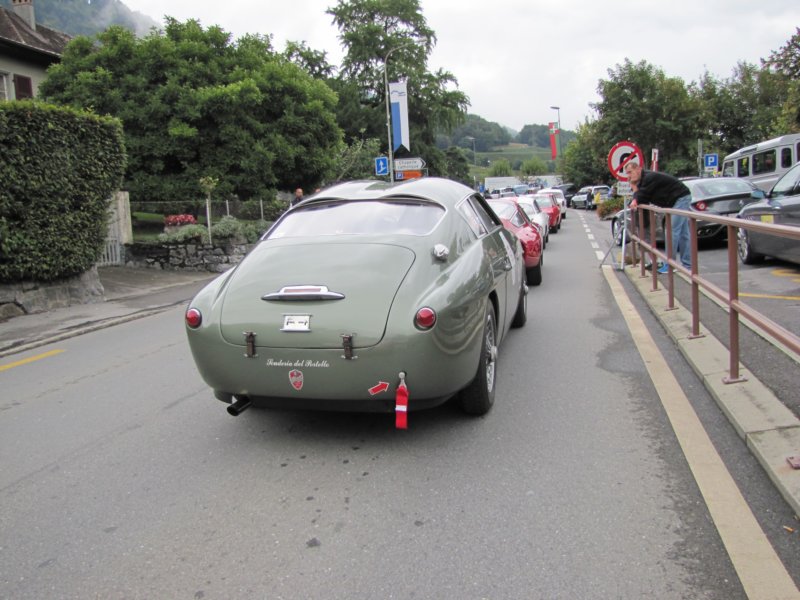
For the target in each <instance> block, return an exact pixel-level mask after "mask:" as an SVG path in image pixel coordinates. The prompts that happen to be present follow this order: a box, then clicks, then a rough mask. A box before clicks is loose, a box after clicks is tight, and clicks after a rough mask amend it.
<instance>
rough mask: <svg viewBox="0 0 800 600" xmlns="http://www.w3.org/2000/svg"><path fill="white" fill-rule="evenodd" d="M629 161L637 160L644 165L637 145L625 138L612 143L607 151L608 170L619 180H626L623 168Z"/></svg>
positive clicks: (642, 156)
mask: <svg viewBox="0 0 800 600" xmlns="http://www.w3.org/2000/svg"><path fill="white" fill-rule="evenodd" d="M629 162H637V163H639V164H640V165H642V166H644V154H642V151H641V150H640V149H639V146H637V145H636V144H634V143H633V142H629V141H627V140H625V141H622V142H617V143H616V144H614V147H613V148H611V152H609V153H608V170H609V171H611V174H612V175H613V176H614V177H616V178H617V179H619V180H620V181H628V176H627V175H626V174H625V170H624V169H625V165H627V164H628V163H629Z"/></svg>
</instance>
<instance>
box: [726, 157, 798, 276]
mask: <svg viewBox="0 0 800 600" xmlns="http://www.w3.org/2000/svg"><path fill="white" fill-rule="evenodd" d="M738 216H739V218H740V219H747V220H750V221H761V222H762V223H775V224H777V225H788V226H790V227H800V163H798V164H796V165H795V166H794V167H792V168H791V169H789V170H788V171H787V172H786V173H784V175H783V177H781V178H780V179H779V180H778V181H777V182H776V183H775V185H774V186H773V187H772V190H771V191H770V192H769V194H768V195H767V198H766V199H764V200H760V201H758V202H753V203H752V204H748V205H747V206H745V207H744V208H743V209H742V210H741V211H739V215H738ZM738 235H739V239H738V243H739V258H741V259H742V262H743V263H744V264H746V265H751V264H753V263H756V262H759V261H761V260H763V259H764V257H765V256H773V257H775V258H780V259H783V260H788V261H789V262H793V263H795V264H800V240H793V239H789V238H785V237H779V236H775V235H769V234H766V233H760V232H757V231H747V230H746V229H740V230H739V234H738Z"/></svg>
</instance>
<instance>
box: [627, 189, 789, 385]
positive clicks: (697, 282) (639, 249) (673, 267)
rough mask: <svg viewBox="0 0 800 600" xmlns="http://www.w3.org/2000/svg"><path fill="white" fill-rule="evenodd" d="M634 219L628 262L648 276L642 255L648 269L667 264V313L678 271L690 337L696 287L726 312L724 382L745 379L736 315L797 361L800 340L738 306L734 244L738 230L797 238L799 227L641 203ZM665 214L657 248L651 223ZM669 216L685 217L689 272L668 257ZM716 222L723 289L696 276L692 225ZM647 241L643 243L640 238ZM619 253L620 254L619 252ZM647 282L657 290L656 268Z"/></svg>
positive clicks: (695, 321)
mask: <svg viewBox="0 0 800 600" xmlns="http://www.w3.org/2000/svg"><path fill="white" fill-rule="evenodd" d="M634 211H635V218H634V219H632V220H631V228H630V229H631V230H630V231H628V237H629V238H630V240H631V242H632V244H631V246H632V252H633V263H634V264H636V263H639V269H640V275H641V277H647V276H648V274H647V270H646V263H645V260H639V258H638V255H639V254H640V253H641V256H642V258H644V256H645V254H649V255H650V261H651V264H652V265H656V264H657V262H658V260H661V261H662V262H664V263H666V264H668V265H669V270H668V272H667V281H666V286H665V287H666V288H667V292H668V306H667V309H668V310H672V309H675V272H676V271H678V272H680V273H683V274H684V275H685V276H686V277H687V278H688V280H689V283H690V286H691V314H692V333H691V335H690V337H691V338H695V337H701V336H702V334H701V333H700V289H701V288H703V289H704V290H706V291H707V292H708V294H710V295H711V296H713V297H714V298H716V299H718V300H719V301H720V302H721V303H722V304H723V305H724V306H726V307H727V308H728V315H729V317H728V334H729V344H728V351H729V365H728V376H727V377H725V378H723V381H724V382H725V383H738V382H741V381H744V378H742V377H740V373H739V358H740V357H739V354H740V346H739V317H740V316H742V317H744V318H745V319H747V320H748V321H750V322H751V323H753V324H754V325H755V326H756V327H757V328H759V329H761V330H762V331H764V332H765V333H767V334H769V335H771V336H773V337H774V338H775V339H777V340H779V341H780V342H781V343H783V344H784V345H785V346H786V347H787V348H789V349H790V350H791V351H792V352H794V354H795V355H796V356H797V357H800V337H798V336H797V335H795V334H794V333H792V332H791V331H789V330H787V329H786V328H785V327H783V326H781V325H779V324H778V323H776V322H775V321H773V320H771V319H769V318H768V317H767V316H766V315H764V314H763V313H761V312H759V311H757V310H756V309H755V308H753V307H752V306H750V305H748V304H746V303H744V302H742V301H741V300H740V298H739V262H738V261H739V255H738V252H737V244H738V240H739V235H738V232H739V229H746V230H748V231H757V232H761V233H766V234H769V235H774V236H779V237H785V238H791V239H794V240H800V228H797V227H788V226H786V225H775V224H773V223H761V222H757V221H749V220H745V219H738V218H732V217H723V216H716V215H711V214H705V213H697V212H694V211H687V210H676V209H672V208H660V207H656V206H651V205H641V206H639V207H637V208H636V209H634ZM658 214H662V215H664V224H663V231H664V250H663V251H662V250H660V249H659V248H658V247H657V240H656V231H657V227H656V220H657V218H658V217H657V215H658ZM672 215H680V216H684V217H688V218H689V232H690V244H691V260H692V266H691V269H687V268H685V267H684V266H683V265H681V264H680V261H676V260H675V259H673V258H672V256H673V254H674V253H673V240H672V226H671V219H672ZM645 218H647V219H648V226H647V227H645ZM698 220H699V221H704V222H711V223H720V224H722V225H724V226H725V227H726V229H727V234H728V240H727V255H728V289H727V290H724V289H722V288H720V287H719V286H717V285H716V284H714V283H712V282H711V281H710V280H708V279H706V278H704V277H701V276H700V274H699V272H698V258H699V255H698V243H697V221H698ZM639 231H642V232H644V233H645V236H643V237H640V236H638V235H637V232H639ZM645 238H646V239H645ZM623 252H624V250H623ZM650 277H651V280H652V288H651V290H652V291H657V290H658V273H657V271H656V269H655V268H653V269H652V271H651V274H650Z"/></svg>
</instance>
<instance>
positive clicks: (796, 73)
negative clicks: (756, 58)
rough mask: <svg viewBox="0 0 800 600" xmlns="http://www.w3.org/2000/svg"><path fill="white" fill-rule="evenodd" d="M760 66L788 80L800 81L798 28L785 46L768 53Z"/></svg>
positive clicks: (799, 36) (799, 39)
mask: <svg viewBox="0 0 800 600" xmlns="http://www.w3.org/2000/svg"><path fill="white" fill-rule="evenodd" d="M761 64H762V66H764V67H767V68H769V69H772V70H774V71H776V72H778V73H780V74H781V75H783V76H784V77H788V78H789V79H794V80H797V79H800V27H796V28H795V33H794V35H793V36H792V37H790V38H789V40H788V41H787V42H786V44H785V45H783V46H781V47H780V48H779V49H778V50H774V51H773V52H772V53H770V55H769V58H767V59H766V60H762V61H761Z"/></svg>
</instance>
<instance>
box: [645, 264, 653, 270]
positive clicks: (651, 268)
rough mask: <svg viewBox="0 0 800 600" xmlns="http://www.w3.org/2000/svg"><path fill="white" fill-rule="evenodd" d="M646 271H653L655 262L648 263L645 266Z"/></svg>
mask: <svg viewBox="0 0 800 600" xmlns="http://www.w3.org/2000/svg"><path fill="white" fill-rule="evenodd" d="M644 269H645V271H652V270H653V263H647V264H646V265H645V266H644Z"/></svg>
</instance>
